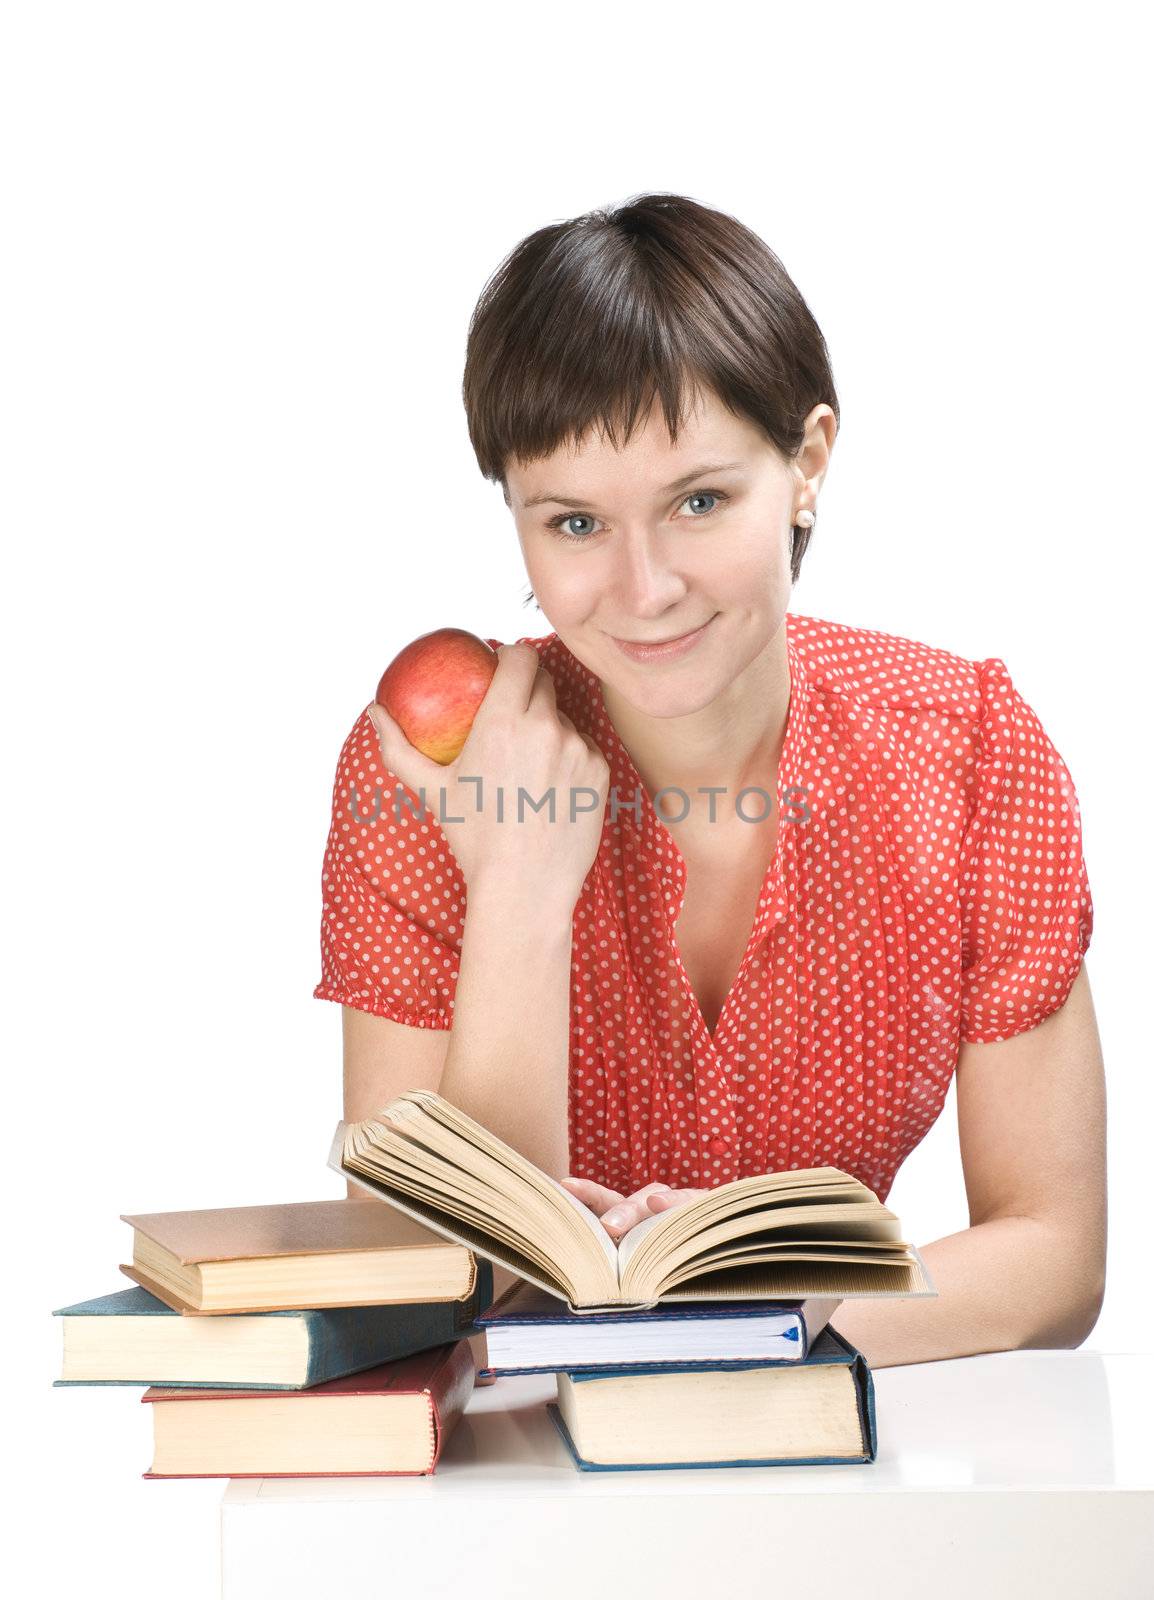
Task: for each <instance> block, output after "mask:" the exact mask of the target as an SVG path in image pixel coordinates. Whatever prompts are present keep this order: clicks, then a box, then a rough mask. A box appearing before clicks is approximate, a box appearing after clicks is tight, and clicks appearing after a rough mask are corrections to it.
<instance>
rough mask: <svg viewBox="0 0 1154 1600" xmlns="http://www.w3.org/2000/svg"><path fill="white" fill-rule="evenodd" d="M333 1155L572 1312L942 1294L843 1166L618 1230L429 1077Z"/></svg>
mask: <svg viewBox="0 0 1154 1600" xmlns="http://www.w3.org/2000/svg"><path fill="white" fill-rule="evenodd" d="M328 1164H329V1166H330V1167H332V1168H333V1169H334V1171H336V1172H339V1173H341V1174H342V1176H344V1177H346V1178H348V1179H350V1180H351V1181H352V1182H354V1183H357V1184H359V1185H360V1186H361V1187H362V1188H364V1189H368V1190H370V1191H371V1192H372V1193H373V1194H376V1195H378V1196H380V1198H381V1199H383V1200H387V1201H388V1202H389V1204H390V1205H394V1206H397V1207H398V1208H399V1209H400V1210H402V1211H407V1212H408V1213H409V1215H410V1216H413V1217H416V1218H418V1219H419V1220H420V1221H422V1222H424V1223H426V1224H427V1225H428V1226H429V1227H430V1228H432V1229H434V1230H435V1231H436V1232H438V1233H442V1234H444V1235H445V1236H446V1237H447V1238H450V1239H455V1240H457V1241H458V1242H459V1243H462V1244H467V1245H469V1247H470V1248H471V1249H473V1250H475V1251H476V1252H477V1253H478V1254H479V1255H482V1256H486V1257H487V1258H488V1259H489V1260H490V1261H496V1262H498V1263H500V1264H501V1265H502V1266H505V1267H508V1268H509V1269H510V1270H511V1271H513V1272H516V1273H517V1274H519V1276H521V1277H522V1278H527V1279H528V1280H529V1282H530V1283H535V1284H537V1285H538V1286H539V1287H540V1288H542V1289H546V1290H547V1291H548V1292H549V1293H550V1294H553V1295H556V1296H557V1297H558V1298H559V1299H562V1300H565V1301H566V1302H567V1303H568V1305H569V1307H570V1309H571V1310H573V1311H605V1310H613V1309H619V1308H620V1307H622V1306H631V1307H634V1306H635V1307H647V1306H653V1305H657V1304H658V1303H659V1302H664V1301H680V1300H761V1299H773V1300H799V1299H804V1298H805V1297H807V1296H810V1295H823V1296H831V1297H837V1298H839V1299H846V1298H851V1297H859V1296H864V1295H871V1296H872V1295H895V1296H902V1297H907V1296H924V1295H934V1294H936V1293H937V1291H936V1289H934V1287H933V1285H932V1284H931V1282H930V1279H929V1275H928V1274H927V1272H926V1269H925V1265H924V1263H923V1262H922V1259H921V1256H920V1255H919V1254H918V1251H917V1250H916V1248H915V1247H914V1246H913V1245H911V1244H906V1243H905V1242H904V1241H903V1240H902V1238H901V1224H900V1223H899V1221H898V1219H897V1217H896V1216H895V1215H894V1213H893V1212H892V1211H888V1210H887V1209H886V1207H885V1206H883V1205H882V1203H881V1202H880V1200H878V1198H877V1196H876V1195H875V1194H874V1193H873V1191H872V1190H871V1189H867V1188H866V1186H865V1184H863V1183H860V1182H859V1181H858V1180H857V1179H856V1178H852V1177H850V1176H849V1174H848V1173H845V1172H841V1171H839V1170H838V1168H837V1167H807V1168H804V1169H801V1170H794V1171H788V1172H770V1173H764V1174H761V1175H760V1176H758V1177H753V1178H738V1179H737V1180H736V1181H735V1182H733V1183H726V1184H722V1185H721V1186H720V1187H719V1188H716V1189H710V1190H709V1191H708V1192H707V1193H706V1194H704V1195H701V1196H700V1197H699V1198H698V1199H696V1200H691V1201H687V1202H686V1203H685V1204H684V1205H681V1206H674V1207H673V1208H672V1209H670V1210H668V1211H662V1212H660V1213H658V1214H655V1215H654V1216H652V1217H647V1218H646V1219H645V1221H644V1222H639V1223H638V1224H637V1226H636V1227H635V1228H631V1229H630V1231H629V1232H628V1233H627V1234H626V1235H625V1236H624V1238H623V1239H622V1240H621V1241H620V1243H619V1244H615V1243H614V1241H613V1240H612V1239H611V1238H610V1237H609V1235H608V1233H607V1232H606V1231H605V1228H604V1227H603V1226H602V1224H601V1221H600V1219H599V1218H598V1217H597V1215H596V1213H595V1212H593V1211H591V1210H590V1209H589V1207H588V1206H585V1205H582V1203H581V1201H580V1200H578V1199H577V1197H576V1195H572V1194H570V1193H569V1191H568V1190H567V1189H566V1188H564V1186H563V1185H562V1184H560V1183H558V1182H557V1181H556V1180H555V1179H554V1178H550V1177H549V1176H547V1174H545V1173H544V1172H542V1171H541V1170H540V1168H538V1167H535V1166H534V1165H533V1163H532V1162H531V1161H527V1160H526V1159H525V1157H524V1156H522V1155H519V1154H518V1153H517V1151H516V1150H514V1149H512V1148H511V1147H510V1146H509V1145H507V1144H504V1143H502V1141H501V1140H500V1139H498V1138H496V1137H495V1135H493V1134H491V1133H490V1132H489V1131H488V1129H486V1128H483V1127H482V1126H481V1124H480V1123H479V1122H474V1121H473V1119H472V1118H471V1117H468V1116H466V1115H465V1113H464V1112H463V1111H459V1110H458V1109H457V1107H456V1106H453V1105H450V1104H449V1102H448V1101H447V1100H443V1099H442V1098H441V1097H440V1095H437V1094H433V1093H432V1092H431V1091H430V1090H427V1089H410V1090H407V1091H406V1092H405V1093H404V1094H401V1095H398V1096H397V1097H396V1099H395V1100H391V1101H390V1102H389V1104H388V1105H387V1106H385V1107H384V1108H383V1109H382V1110H380V1111H378V1112H377V1114H376V1115H375V1116H372V1117H366V1118H364V1119H363V1120H362V1121H360V1122H350V1123H345V1122H340V1123H338V1124H337V1130H336V1135H335V1137H334V1139H333V1144H332V1149H331V1151H330V1154H329V1163H328Z"/></svg>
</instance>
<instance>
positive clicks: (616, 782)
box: [557, 612, 812, 1024]
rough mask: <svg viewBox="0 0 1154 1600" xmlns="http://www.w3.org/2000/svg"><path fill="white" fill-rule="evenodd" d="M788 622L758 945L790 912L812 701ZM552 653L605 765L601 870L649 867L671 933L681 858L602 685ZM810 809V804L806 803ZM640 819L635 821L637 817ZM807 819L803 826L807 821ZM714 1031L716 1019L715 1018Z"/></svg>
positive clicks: (679, 897)
mask: <svg viewBox="0 0 1154 1600" xmlns="http://www.w3.org/2000/svg"><path fill="white" fill-rule="evenodd" d="M793 622H794V619H793V617H792V615H791V614H790V613H788V612H787V613H786V617H785V623H784V626H785V630H786V655H787V658H788V662H789V684H790V690H789V706H788V710H787V713H786V726H785V738H784V741H783V743H782V750H781V758H780V760H779V762H778V774H777V785H776V795H775V802H774V803H775V804H776V806H777V823H778V826H777V840H776V843H775V845H774V852H773V859H772V861H771V863H770V865H769V868H768V869H767V871H766V874H765V878H764V880H763V882H762V886H761V893H760V895H759V897H758V902H757V911H756V913H755V916H754V920H753V926H752V929H751V932H750V940H751V942H753V941H754V940H756V939H760V938H761V937H762V936H763V935H764V934H765V933H766V932H767V931H768V930H769V929H770V928H771V927H773V925H774V924H775V923H776V922H778V921H780V920H781V918H782V917H784V916H785V915H786V913H787V911H788V909H789V894H790V882H791V879H792V877H793V874H792V873H790V872H788V871H787V870H786V863H787V861H788V860H789V859H790V858H791V857H792V855H793V854H794V852H795V851H796V849H797V846H798V842H799V841H798V835H799V832H800V826H801V820H802V819H799V818H798V817H797V812H798V810H799V807H800V808H801V809H803V810H806V811H807V812H808V807H802V806H801V802H800V801H799V799H798V798H797V796H798V793H799V791H800V792H801V793H802V794H803V795H804V767H803V754H804V750H805V743H806V741H805V721H806V714H807V711H808V706H809V699H810V685H809V682H808V678H807V675H806V671H805V664H804V662H803V660H802V652H801V648H800V646H799V644H798V641H797V638H796V637H795V632H794V625H793ZM557 645H558V648H560V649H561V650H562V651H564V653H565V655H566V656H567V657H568V660H569V662H570V664H571V671H572V673H573V676H574V678H575V680H576V681H577V683H578V684H579V686H580V689H581V692H582V694H583V697H584V699H585V707H586V713H587V723H588V728H589V732H590V733H591V735H592V737H593V738H594V740H595V741H596V743H597V746H598V748H599V749H600V751H601V753H602V755H604V757H605V759H606V761H607V762H608V763H609V771H610V778H609V783H610V789H609V796H610V801H609V802H607V806H606V814H605V825H604V827H603V829H602V834H601V844H600V847H599V850H598V859H599V861H600V862H601V865H602V866H603V867H604V868H606V869H607V870H612V857H613V852H614V850H615V848H617V847H618V846H621V847H622V848H623V849H626V850H631V851H634V852H640V854H641V857H642V859H643V860H644V861H646V862H649V863H650V864H651V865H652V867H653V868H654V870H655V871H656V874H657V876H658V877H659V879H660V880H661V882H662V883H663V884H664V885H665V886H666V890H665V894H664V895H663V896H662V902H663V904H664V906H665V911H666V915H667V917H668V920H669V925H670V927H671V928H673V927H675V926H676V923H677V920H678V918H679V917H680V915H681V907H682V904H683V902H684V899H685V880H686V867H685V859H684V857H683V856H682V854H681V851H680V849H679V848H678V846H677V844H676V842H675V840H674V838H673V835H672V833H671V832H670V830H669V827H668V826H667V824H666V823H665V822H663V821H662V819H661V818H660V817H659V816H658V814H657V811H656V808H655V806H654V804H653V801H652V799H651V798H650V795H649V792H648V790H647V789H646V787H645V784H644V783H643V782H642V779H641V775H640V773H639V772H638V771H637V768H636V767H635V766H634V764H633V759H632V757H631V756H630V754H629V752H628V750H627V749H626V748H625V746H624V744H623V743H622V742H621V739H620V737H619V735H618V733H617V730H616V728H615V727H614V725H613V721H612V719H611V718H610V716H609V712H608V710H607V709H606V706H605V701H604V697H603V695H602V693H601V680H600V679H599V678H598V677H597V675H596V673H594V672H592V671H591V670H590V669H589V668H588V667H586V666H585V664H584V663H583V662H581V661H578V659H577V658H576V656H574V655H573V653H572V651H570V650H569V649H568V648H567V647H566V646H565V645H564V644H563V643H562V641H561V640H560V639H558V640H557ZM614 793H616V795H617V800H618V805H617V817H616V821H612V820H611V816H610V811H609V803H611V801H612V797H613V795H614ZM809 799H810V803H812V797H809ZM638 811H639V812H640V817H638V815H637V813H638ZM805 820H808V815H807V816H806V818H805ZM719 1024H720V1019H719Z"/></svg>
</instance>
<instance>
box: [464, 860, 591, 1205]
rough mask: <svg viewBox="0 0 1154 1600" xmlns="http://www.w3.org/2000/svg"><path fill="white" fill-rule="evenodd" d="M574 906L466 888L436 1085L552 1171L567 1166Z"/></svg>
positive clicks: (560, 1173) (496, 889)
mask: <svg viewBox="0 0 1154 1600" xmlns="http://www.w3.org/2000/svg"><path fill="white" fill-rule="evenodd" d="M572 944H573V920H572V912H571V910H570V909H569V908H568V906H567V905H566V904H564V903H562V902H560V901H551V900H550V899H549V898H548V897H545V896H540V895H538V896H537V897H536V900H535V901H534V899H533V898H531V897H527V896H525V895H524V894H520V893H517V892H516V891H515V890H514V889H512V888H506V887H504V886H501V885H496V884H493V885H486V886H484V887H480V888H476V889H473V890H470V892H469V896H468V902H467V907H466V915H465V931H464V934H463V935H462V938H461V959H460V965H459V968H458V973H457V987H456V992H455V997H454V1004H453V1027H452V1034H451V1037H450V1040H449V1049H448V1054H447V1055H446V1057H445V1066H444V1070H443V1072H442V1074H441V1084H440V1090H439V1092H440V1094H441V1095H442V1096H443V1097H444V1098H445V1099H446V1100H448V1101H450V1102H451V1103H452V1104H453V1105H455V1106H458V1107H459V1108H460V1109H461V1110H462V1111H464V1112H465V1113H466V1114H467V1115H468V1116H470V1117H473V1118H475V1119H476V1121H478V1122H480V1123H483V1124H484V1125H485V1127H487V1128H489V1129H490V1130H491V1131H492V1132H493V1133H495V1134H496V1135H497V1137H498V1138H499V1139H503V1140H504V1141H505V1142H506V1144H511V1145H512V1146H513V1148H514V1149H515V1150H518V1151H520V1153H521V1154H522V1155H523V1156H526V1157H527V1158H528V1159H529V1160H530V1161H532V1162H534V1163H535V1164H536V1165H537V1166H539V1167H541V1168H542V1170H543V1171H545V1172H548V1173H549V1174H550V1176H552V1177H554V1178H562V1177H564V1176H565V1174H566V1173H567V1172H568V1170H569V1164H568V1163H569V1098H568V1085H569V968H570V959H571V953H572Z"/></svg>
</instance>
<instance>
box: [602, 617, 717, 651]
mask: <svg viewBox="0 0 1154 1600" xmlns="http://www.w3.org/2000/svg"><path fill="white" fill-rule="evenodd" d="M712 621H713V618H712V617H710V618H709V622H703V623H702V624H701V626H700V628H694V629H693V631H692V632H691V633H682V634H679V635H678V636H677V638H676V639H666V640H664V641H663V642H661V643H657V644H645V643H643V642H642V641H640V640H633V641H631V640H629V639H618V638H617V637H616V635H613V634H611V635H610V637H611V638H612V639H613V642H614V644H615V645H617V647H618V649H620V650H621V651H622V652H623V654H625V655H627V656H629V657H630V659H631V660H633V661H668V660H670V659H671V658H672V657H674V656H680V655H683V654H684V653H685V652H686V651H688V650H692V649H693V646H694V645H695V644H696V643H697V641H698V640H699V639H700V638H701V636H702V634H703V633H704V632H705V630H706V628H708V627H709V623H710V622H712Z"/></svg>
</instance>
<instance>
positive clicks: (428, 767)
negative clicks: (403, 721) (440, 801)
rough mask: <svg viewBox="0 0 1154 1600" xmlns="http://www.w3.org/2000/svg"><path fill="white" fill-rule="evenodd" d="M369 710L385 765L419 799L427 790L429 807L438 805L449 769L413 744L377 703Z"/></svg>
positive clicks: (374, 702)
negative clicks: (438, 794)
mask: <svg viewBox="0 0 1154 1600" xmlns="http://www.w3.org/2000/svg"><path fill="white" fill-rule="evenodd" d="M365 709H366V710H367V712H368V714H369V721H370V722H371V723H372V725H373V727H374V728H375V729H376V733H377V747H378V749H379V751H380V756H381V761H382V763H383V764H384V766H385V767H386V768H387V770H388V771H389V772H391V773H393V774H394V776H395V777H398V778H400V780H401V782H402V783H403V784H404V785H405V786H406V788H408V789H411V790H412V791H413V793H414V794H415V795H416V796H417V797H418V799H419V798H420V792H421V789H422V787H423V788H424V790H425V798H426V801H427V802H428V804H429V805H432V804H434V802H435V800H436V797H437V793H438V788H439V785H440V784H442V783H444V782H445V771H446V769H445V768H444V767H443V766H442V765H441V764H440V762H439V761H432V760H430V759H429V757H428V756H427V755H425V754H424V753H423V752H422V751H420V750H418V749H417V747H416V745H413V744H410V743H409V741H408V739H407V738H406V736H405V730H404V729H403V728H402V727H401V725H400V723H399V722H397V721H396V720H395V718H393V717H391V716H390V715H389V713H388V712H387V711H386V710H385V708H384V706H382V705H380V704H379V703H378V702H377V701H376V700H374V701H372V702H371V703H370V704H369V705H368V706H367V707H366V708H365ZM390 798H391V797H390Z"/></svg>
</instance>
